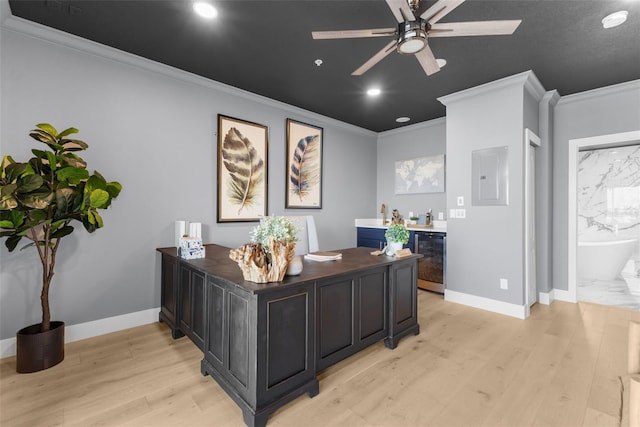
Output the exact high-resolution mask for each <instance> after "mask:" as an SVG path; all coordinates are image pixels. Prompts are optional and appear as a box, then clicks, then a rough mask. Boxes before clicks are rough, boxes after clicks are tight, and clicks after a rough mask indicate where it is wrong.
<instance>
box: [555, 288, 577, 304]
mask: <svg viewBox="0 0 640 427" xmlns="http://www.w3.org/2000/svg"><path fill="white" fill-rule="evenodd" d="M553 296H554V298H555V299H557V300H558V301H566V302H572V303H576V302H578V301H577V300H576V296H575V295H573V293H572V292H569V291H565V290H562V289H554V290H553Z"/></svg>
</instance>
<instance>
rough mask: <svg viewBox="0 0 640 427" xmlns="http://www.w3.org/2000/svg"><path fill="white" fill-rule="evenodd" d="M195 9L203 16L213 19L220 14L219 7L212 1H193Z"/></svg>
mask: <svg viewBox="0 0 640 427" xmlns="http://www.w3.org/2000/svg"><path fill="white" fill-rule="evenodd" d="M193 10H194V11H195V12H196V13H197V14H198V15H200V16H202V17H203V18H207V19H213V18H215V17H216V16H218V9H216V8H215V7H214V6H213V5H212V4H211V3H207V2H205V1H196V2H194V3H193Z"/></svg>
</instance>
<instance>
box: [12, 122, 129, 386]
mask: <svg viewBox="0 0 640 427" xmlns="http://www.w3.org/2000/svg"><path fill="white" fill-rule="evenodd" d="M36 126H37V129H34V130H32V131H31V132H30V133H29V136H31V137H32V138H33V139H35V140H36V141H38V142H41V143H43V144H44V145H45V149H42V150H41V149H33V150H31V152H32V153H33V155H34V156H33V157H32V158H30V159H29V160H28V161H27V162H17V161H15V160H14V159H13V158H12V157H11V156H8V155H4V156H3V158H2V164H0V237H5V238H6V241H5V245H6V247H7V249H9V251H10V252H12V251H13V250H15V249H16V247H18V244H19V243H20V241H21V240H22V239H27V240H28V241H30V242H29V243H28V244H27V245H26V246H25V247H28V246H33V247H34V248H35V250H37V252H38V256H39V258H40V261H41V263H42V291H41V295H40V302H41V306H42V322H41V323H37V324H35V325H31V326H28V327H26V328H23V329H21V330H20V331H18V333H17V335H16V359H17V364H16V369H17V371H18V372H20V373H25V372H36V371H41V370H43V369H47V368H50V367H51V366H54V365H56V364H58V363H60V362H61V361H62V360H63V359H64V322H61V321H51V311H50V307H49V290H50V287H51V283H52V279H53V275H54V267H55V264H56V254H57V252H58V248H59V247H60V242H61V240H62V238H63V237H65V236H68V235H69V234H71V233H72V232H73V231H74V227H73V226H72V225H71V224H72V223H74V221H78V222H80V223H81V224H82V225H83V226H84V228H85V229H86V230H87V231H88V232H89V233H93V232H94V231H96V230H97V229H98V228H102V226H103V222H102V217H101V216H100V214H99V213H98V210H99V209H106V208H108V207H109V206H110V205H111V201H112V200H113V199H115V198H116V197H117V196H118V194H120V191H121V189H122V186H121V185H120V183H118V182H115V181H113V182H108V181H107V180H106V179H105V178H104V177H103V176H102V175H100V173H98V172H97V171H94V172H93V173H89V171H88V170H87V163H86V162H85V161H84V160H83V159H82V158H81V157H80V156H78V155H77V154H76V152H79V151H83V150H86V149H87V148H88V145H87V144H86V143H85V142H83V141H81V140H79V139H73V138H70V137H69V136H70V135H73V134H75V133H77V132H78V130H77V129H75V128H68V129H66V130H63V131H62V132H58V131H57V130H56V128H54V127H53V126H51V125H50V124H47V123H41V124H38V125H36Z"/></svg>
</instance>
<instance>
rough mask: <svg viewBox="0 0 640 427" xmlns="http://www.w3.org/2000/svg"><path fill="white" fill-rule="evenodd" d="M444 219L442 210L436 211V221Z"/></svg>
mask: <svg viewBox="0 0 640 427" xmlns="http://www.w3.org/2000/svg"><path fill="white" fill-rule="evenodd" d="M443 219H444V212H438V221H442V220H443Z"/></svg>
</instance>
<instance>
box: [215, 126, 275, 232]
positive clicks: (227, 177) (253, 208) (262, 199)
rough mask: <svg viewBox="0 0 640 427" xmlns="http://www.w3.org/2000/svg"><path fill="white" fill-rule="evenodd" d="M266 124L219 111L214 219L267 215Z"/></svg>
mask: <svg viewBox="0 0 640 427" xmlns="http://www.w3.org/2000/svg"><path fill="white" fill-rule="evenodd" d="M267 144H268V129H267V127H266V126H264V125H261V124H258V123H252V122H247V121H245V120H240V119H235V118H233V117H227V116H223V115H221V114H218V219H217V222H242V221H259V220H260V217H261V216H266V215H267V153H268V149H267V148H268V147H267Z"/></svg>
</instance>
